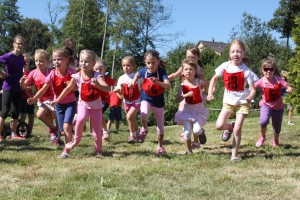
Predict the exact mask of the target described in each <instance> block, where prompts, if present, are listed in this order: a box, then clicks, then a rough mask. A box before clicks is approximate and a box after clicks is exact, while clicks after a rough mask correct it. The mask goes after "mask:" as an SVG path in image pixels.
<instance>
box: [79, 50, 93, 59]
mask: <svg viewBox="0 0 300 200" xmlns="http://www.w3.org/2000/svg"><path fill="white" fill-rule="evenodd" d="M82 54H85V55H87V56H88V58H89V59H91V61H94V62H96V58H97V55H96V53H95V52H94V51H92V50H88V49H83V50H81V51H80V54H79V57H80V56H81V55H82Z"/></svg>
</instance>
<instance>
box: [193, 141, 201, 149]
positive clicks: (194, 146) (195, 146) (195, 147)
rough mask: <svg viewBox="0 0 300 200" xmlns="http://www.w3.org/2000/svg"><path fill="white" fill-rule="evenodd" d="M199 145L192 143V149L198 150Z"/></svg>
mask: <svg viewBox="0 0 300 200" xmlns="http://www.w3.org/2000/svg"><path fill="white" fill-rule="evenodd" d="M199 148H200V143H199V142H192V149H199Z"/></svg>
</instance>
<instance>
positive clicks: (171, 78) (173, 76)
mask: <svg viewBox="0 0 300 200" xmlns="http://www.w3.org/2000/svg"><path fill="white" fill-rule="evenodd" d="M181 74H182V69H181V67H180V68H179V69H178V70H177V71H176V72H174V73H173V74H170V75H169V76H168V79H169V80H170V81H172V80H174V79H175V78H177V77H179V76H181Z"/></svg>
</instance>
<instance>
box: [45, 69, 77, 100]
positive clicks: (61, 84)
mask: <svg viewBox="0 0 300 200" xmlns="http://www.w3.org/2000/svg"><path fill="white" fill-rule="evenodd" d="M75 73H76V71H75V69H73V68H70V67H68V68H67V73H66V74H65V75H61V74H60V73H59V72H58V70H57V69H53V70H51V72H50V74H49V75H48V76H47V77H46V80H45V83H47V84H49V85H52V89H53V92H54V99H57V97H58V96H59V95H60V94H61V92H62V91H63V90H64V88H66V86H67V82H69V81H70V80H71V78H72V77H71V75H72V74H75ZM73 101H76V97H75V94H74V91H71V92H70V93H69V94H67V96H65V97H64V98H63V99H62V100H60V101H59V102H58V103H60V104H66V103H71V102H73Z"/></svg>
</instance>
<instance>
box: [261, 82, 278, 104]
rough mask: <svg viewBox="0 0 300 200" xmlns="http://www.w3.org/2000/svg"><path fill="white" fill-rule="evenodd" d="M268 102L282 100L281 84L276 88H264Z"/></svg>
mask: <svg viewBox="0 0 300 200" xmlns="http://www.w3.org/2000/svg"><path fill="white" fill-rule="evenodd" d="M264 93H265V100H266V102H268V103H270V102H275V101H277V100H278V99H279V98H281V95H282V93H281V84H280V83H279V84H276V85H275V86H274V88H264Z"/></svg>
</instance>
